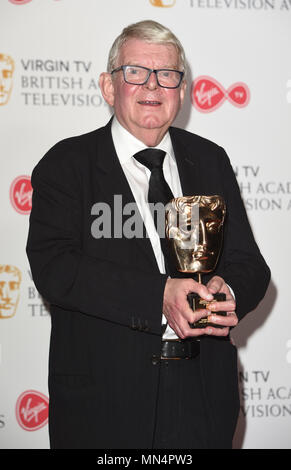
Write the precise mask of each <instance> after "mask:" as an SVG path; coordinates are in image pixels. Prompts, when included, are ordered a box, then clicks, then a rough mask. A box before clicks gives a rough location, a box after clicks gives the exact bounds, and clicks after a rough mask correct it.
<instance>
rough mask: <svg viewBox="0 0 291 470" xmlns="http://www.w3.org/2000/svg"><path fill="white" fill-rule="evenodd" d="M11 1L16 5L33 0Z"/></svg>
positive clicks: (10, 0)
mask: <svg viewBox="0 0 291 470" xmlns="http://www.w3.org/2000/svg"><path fill="white" fill-rule="evenodd" d="M9 2H10V3H13V4H14V5H24V4H25V3H29V2H31V0H9Z"/></svg>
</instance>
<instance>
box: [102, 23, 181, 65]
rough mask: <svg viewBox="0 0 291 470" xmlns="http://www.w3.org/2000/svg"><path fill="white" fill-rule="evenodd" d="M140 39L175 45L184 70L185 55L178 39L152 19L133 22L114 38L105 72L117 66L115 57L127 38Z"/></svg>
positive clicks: (116, 57)
mask: <svg viewBox="0 0 291 470" xmlns="http://www.w3.org/2000/svg"><path fill="white" fill-rule="evenodd" d="M132 38H135V39H140V40H142V41H145V42H148V43H151V44H172V45H173V46H175V48H176V50H177V53H178V57H179V62H180V63H179V65H180V66H181V67H182V68H183V71H186V57H185V52H184V49H183V46H182V44H181V43H180V41H179V39H178V38H177V37H176V36H175V35H174V33H172V31H170V30H169V29H168V28H166V27H165V26H163V25H161V24H160V23H157V22H156V21H152V20H145V21H140V22H138V23H133V24H131V25H129V26H127V27H126V28H124V29H123V31H122V33H121V34H120V35H119V36H118V37H117V38H116V39H115V41H114V43H113V44H112V47H111V49H110V52H109V56H108V63H107V72H112V70H114V69H115V68H116V66H117V59H118V55H119V52H120V50H121V47H122V46H123V44H124V43H125V42H126V41H127V40H129V39H132Z"/></svg>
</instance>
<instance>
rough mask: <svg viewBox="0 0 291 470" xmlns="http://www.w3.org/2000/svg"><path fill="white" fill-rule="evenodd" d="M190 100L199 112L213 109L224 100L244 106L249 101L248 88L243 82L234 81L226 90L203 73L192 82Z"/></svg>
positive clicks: (237, 105) (240, 106)
mask: <svg viewBox="0 0 291 470" xmlns="http://www.w3.org/2000/svg"><path fill="white" fill-rule="evenodd" d="M191 100H192V104H193V106H194V107H195V108H197V109H198V111H200V112H201V113H209V112H211V111H214V110H215V109H217V108H219V106H221V105H222V103H224V101H225V100H228V101H229V102H230V103H231V104H233V105H234V106H236V107H238V108H244V107H245V106H247V105H248V103H249V101H250V90H249V88H248V86H247V85H246V84H245V83H243V82H236V83H234V84H233V85H231V86H230V87H229V88H228V89H227V90H226V89H225V88H223V86H222V85H221V84H220V83H219V82H218V81H217V80H215V79H214V78H211V77H207V76H205V75H203V76H200V77H198V78H196V79H195V80H194V82H193V84H192V91H191Z"/></svg>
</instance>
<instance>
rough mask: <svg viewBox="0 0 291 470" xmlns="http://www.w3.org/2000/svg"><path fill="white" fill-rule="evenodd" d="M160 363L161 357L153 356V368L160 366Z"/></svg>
mask: <svg viewBox="0 0 291 470" xmlns="http://www.w3.org/2000/svg"><path fill="white" fill-rule="evenodd" d="M159 362H160V358H159V356H155V355H153V356H152V365H153V366H156V365H158V364H159Z"/></svg>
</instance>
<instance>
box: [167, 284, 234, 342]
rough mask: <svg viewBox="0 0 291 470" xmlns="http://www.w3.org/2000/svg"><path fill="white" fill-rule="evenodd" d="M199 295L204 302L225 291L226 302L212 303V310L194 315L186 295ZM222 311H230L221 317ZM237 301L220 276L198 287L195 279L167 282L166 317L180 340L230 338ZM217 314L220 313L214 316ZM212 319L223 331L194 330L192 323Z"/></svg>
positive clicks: (210, 328)
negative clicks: (206, 337)
mask: <svg viewBox="0 0 291 470" xmlns="http://www.w3.org/2000/svg"><path fill="white" fill-rule="evenodd" d="M190 292H196V293H197V294H198V295H199V296H200V297H201V298H203V299H205V300H209V301H211V300H213V296H212V294H215V293H217V292H224V293H225V294H226V301H225V302H214V303H213V304H211V311H210V310H209V309H208V310H206V309H205V310H200V309H199V311H196V312H193V310H192V309H191V308H190V306H189V304H188V301H187V294H189V293H190ZM219 311H227V316H226V317H224V316H222V315H219ZM234 311H235V301H234V299H233V296H232V295H231V293H230V290H229V288H228V286H227V284H225V282H224V280H223V279H222V278H221V277H218V276H214V277H213V278H212V279H211V280H210V281H209V282H208V284H207V286H204V285H203V284H199V283H198V282H196V281H194V280H193V279H168V280H167V282H166V286H165V291H164V304H163V314H164V315H165V317H166V318H167V320H168V324H169V326H170V327H171V328H172V329H173V330H174V331H175V333H176V334H177V335H178V336H179V338H181V339H184V338H187V337H190V336H200V335H204V334H206V335H213V336H227V335H228V333H229V328H230V327H231V326H235V325H236V324H237V321H238V320H237V316H236V314H235V312H234ZM211 312H218V314H213V313H212V314H211ZM207 316H209V321H210V322H211V323H217V324H218V325H221V326H223V327H224V328H214V327H206V328H191V327H190V326H189V323H195V322H197V321H198V320H200V318H203V317H207Z"/></svg>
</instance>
